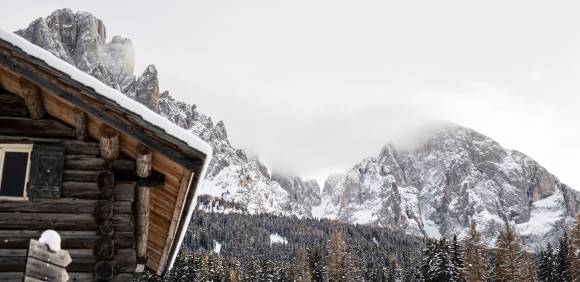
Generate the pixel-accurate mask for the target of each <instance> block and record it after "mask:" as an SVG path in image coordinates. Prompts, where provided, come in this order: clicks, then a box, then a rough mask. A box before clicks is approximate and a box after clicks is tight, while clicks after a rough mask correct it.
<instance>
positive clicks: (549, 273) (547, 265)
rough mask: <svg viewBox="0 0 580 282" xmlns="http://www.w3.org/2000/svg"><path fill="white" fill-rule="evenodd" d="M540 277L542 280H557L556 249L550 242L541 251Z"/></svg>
mask: <svg viewBox="0 0 580 282" xmlns="http://www.w3.org/2000/svg"><path fill="white" fill-rule="evenodd" d="M538 279H539V280H540V281H542V282H555V281H556V280H555V277H554V250H553V249H552V245H551V244H550V243H548V246H547V247H546V249H545V250H542V252H541V253H540V262H539V264H538Z"/></svg>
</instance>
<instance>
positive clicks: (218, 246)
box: [213, 241, 222, 255]
mask: <svg viewBox="0 0 580 282" xmlns="http://www.w3.org/2000/svg"><path fill="white" fill-rule="evenodd" d="M214 243H215V246H214V248H213V252H214V253H216V254H218V255H219V254H220V251H221V250H222V244H220V242H218V241H214Z"/></svg>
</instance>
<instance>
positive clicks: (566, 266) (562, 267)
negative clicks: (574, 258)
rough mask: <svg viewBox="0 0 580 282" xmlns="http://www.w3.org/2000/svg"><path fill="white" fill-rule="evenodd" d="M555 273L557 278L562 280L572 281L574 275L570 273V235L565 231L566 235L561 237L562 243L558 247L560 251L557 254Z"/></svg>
mask: <svg viewBox="0 0 580 282" xmlns="http://www.w3.org/2000/svg"><path fill="white" fill-rule="evenodd" d="M555 257H556V258H555V266H554V267H555V273H556V275H555V276H556V280H557V281H561V282H569V281H572V276H571V275H570V256H569V252H568V235H567V234H566V233H564V236H562V238H560V245H559V247H558V252H557V253H556V256H555Z"/></svg>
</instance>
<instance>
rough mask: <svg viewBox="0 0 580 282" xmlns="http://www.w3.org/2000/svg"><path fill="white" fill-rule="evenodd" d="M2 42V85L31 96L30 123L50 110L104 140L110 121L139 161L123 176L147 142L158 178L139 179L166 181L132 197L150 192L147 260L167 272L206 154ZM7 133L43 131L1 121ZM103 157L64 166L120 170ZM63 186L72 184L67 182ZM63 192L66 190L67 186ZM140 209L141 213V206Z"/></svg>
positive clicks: (77, 135) (79, 134)
mask: <svg viewBox="0 0 580 282" xmlns="http://www.w3.org/2000/svg"><path fill="white" fill-rule="evenodd" d="M1 43H2V41H1V40H0V86H1V87H2V88H4V89H6V90H7V91H9V92H12V93H15V94H16V95H17V96H19V97H20V98H21V99H23V100H24V101H27V103H26V104H27V107H26V110H27V111H28V113H29V116H30V118H24V119H25V120H27V121H28V122H29V123H30V124H39V123H41V122H43V121H44V120H45V119H39V120H36V121H33V122H31V120H33V118H32V116H31V115H30V114H31V113H32V112H37V113H40V112H42V111H44V114H45V115H47V116H48V117H49V118H50V119H49V120H53V119H54V120H57V121H58V122H59V123H63V124H64V125H66V127H68V128H69V129H68V130H66V134H71V133H70V132H71V130H72V136H68V138H69V139H73V138H74V139H78V140H85V139H87V138H91V139H92V140H101V139H102V138H103V137H109V136H104V135H103V130H102V129H103V128H104V127H109V128H111V129H112V130H114V131H115V132H117V133H118V144H119V151H120V153H121V154H123V155H124V156H126V157H128V158H129V159H130V160H132V161H133V167H130V168H129V169H127V167H118V168H117V171H118V173H120V175H119V177H120V178H121V179H122V178H123V177H129V178H130V177H133V176H127V175H126V172H127V171H136V168H135V164H134V160H137V159H138V158H139V157H140V153H141V150H142V148H143V147H146V148H147V149H149V150H150V158H151V169H152V171H153V173H152V176H151V177H155V179H151V180H143V179H142V178H139V179H140V180H139V181H138V183H141V185H151V186H153V184H152V183H155V181H154V180H156V181H157V182H156V184H155V185H157V186H160V187H158V188H156V189H151V190H150V191H148V192H147V193H140V192H133V194H132V197H133V199H135V198H136V197H137V199H143V196H141V195H142V194H148V206H147V207H146V211H147V213H148V218H149V220H148V221H147V224H148V226H147V229H146V233H147V235H148V236H147V239H146V242H145V243H146V244H145V245H146V249H145V257H146V265H147V267H149V268H150V269H152V270H155V271H156V272H157V273H158V274H163V273H164V272H165V270H166V266H167V264H168V261H169V260H170V259H171V258H170V254H171V253H173V252H175V251H176V250H175V247H176V240H177V237H178V234H179V233H180V231H181V230H180V229H182V228H186V227H187V223H185V224H182V221H183V220H184V218H185V215H186V213H187V209H188V208H189V207H188V206H186V205H184V203H190V202H191V200H192V199H193V197H194V188H193V187H195V186H196V184H197V182H198V181H199V177H198V176H199V175H200V173H201V169H202V163H203V161H204V159H205V155H204V154H203V153H201V152H199V151H196V150H194V149H191V148H188V147H187V146H186V145H184V144H183V142H180V141H176V140H175V139H174V138H172V137H171V136H166V135H163V134H160V133H159V129H156V128H154V127H151V126H149V125H147V124H145V123H143V122H142V121H140V118H139V117H138V116H135V115H134V114H131V113H130V112H127V111H125V110H124V109H122V108H119V107H117V106H115V105H114V104H113V103H111V101H106V100H104V98H103V97H99V96H98V94H97V93H94V92H93V91H92V89H90V88H87V87H85V86H82V85H80V84H79V83H76V82H75V81H74V80H71V79H70V77H68V76H66V75H64V74H62V73H59V72H58V71H55V70H53V69H51V68H50V67H48V66H46V65H44V64H43V63H42V62H40V61H38V60H36V59H34V58H30V57H26V55H24V54H21V53H19V51H18V50H15V49H14V48H13V47H11V46H8V45H6V44H1ZM23 81H25V83H23ZM23 85H27V87H31V88H33V89H36V92H35V93H36V94H37V95H36V96H34V97H36V98H35V100H36V101H37V102H38V103H36V105H41V107H42V108H43V109H42V111H39V110H38V109H36V110H35V109H34V107H37V106H34V105H31V104H30V103H29V102H28V101H30V100H31V99H33V98H30V97H31V96H30V94H27V93H28V92H30V91H28V92H27V91H24V90H23ZM0 110H1V107H0ZM23 111H24V109H23V108H22V107H20V108H18V109H15V110H14V112H15V114H22V112H23ZM38 116H42V115H40V114H39V115H38ZM1 122H2V119H1V118H0V123H1ZM53 130H54V131H55V132H56V133H55V134H56V135H58V134H61V133H62V132H58V126H54V128H53ZM63 131H64V130H63ZM63 134H64V133H63ZM2 135H5V136H10V138H12V139H13V140H18V139H22V140H28V141H34V140H35V138H37V137H38V136H36V135H35V134H34V132H31V134H30V135H27V136H14V134H13V133H10V132H2V129H1V126H0V136H2ZM61 138H62V137H61ZM69 142H72V141H69ZM76 142H81V141H76ZM67 154H68V153H67ZM81 154H82V152H81ZM100 154H101V153H100V152H99V155H100ZM101 157H102V156H101V155H100V156H99V158H94V159H90V158H89V159H83V160H73V159H67V160H65V165H64V169H65V170H66V168H67V163H69V165H73V164H74V163H77V164H81V163H82V164H83V165H86V166H87V167H94V168H95V169H103V168H107V167H111V168H112V170H113V171H115V168H114V163H115V162H114V161H113V160H103V159H101ZM79 177H81V175H79ZM82 177H84V176H82ZM87 177H88V176H87ZM160 180H162V181H160ZM65 181H66V174H65ZM77 188H78V189H77V191H76V192H75V193H78V194H74V193H73V197H76V196H77V195H79V194H83V193H90V192H89V190H91V189H94V188H88V187H86V189H87V190H86V191H85V190H82V189H84V188H81V187H77ZM63 189H64V190H66V189H65V188H64V186H63ZM140 189H148V188H145V187H142V188H137V191H140ZM48 190H50V189H48ZM97 192H98V190H97ZM63 193H65V192H64V191H63ZM115 193H117V192H115ZM0 211H1V209H0ZM141 212H142V211H141ZM137 213H138V214H139V211H138V212H137ZM134 216H136V215H134ZM135 220H137V219H135ZM0 229H1V228H0ZM137 230H139V228H137ZM134 231H135V230H134ZM73 259H74V258H73ZM73 263H74V262H73Z"/></svg>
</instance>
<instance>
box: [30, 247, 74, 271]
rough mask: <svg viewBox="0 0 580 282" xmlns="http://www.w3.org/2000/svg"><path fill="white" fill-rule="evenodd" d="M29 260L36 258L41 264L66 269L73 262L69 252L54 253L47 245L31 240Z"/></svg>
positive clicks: (59, 251)
mask: <svg viewBox="0 0 580 282" xmlns="http://www.w3.org/2000/svg"><path fill="white" fill-rule="evenodd" d="M27 256H28V258H29V259H30V258H35V259H38V260H39V261H41V262H47V263H50V264H54V265H56V266H60V267H66V266H67V265H69V264H70V263H71V261H72V259H71V257H70V255H69V253H68V251H65V250H62V249H61V250H58V251H52V250H50V249H49V248H48V246H47V245H46V244H43V243H40V242H38V241H37V240H30V243H29V245H28V253H27Z"/></svg>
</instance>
